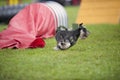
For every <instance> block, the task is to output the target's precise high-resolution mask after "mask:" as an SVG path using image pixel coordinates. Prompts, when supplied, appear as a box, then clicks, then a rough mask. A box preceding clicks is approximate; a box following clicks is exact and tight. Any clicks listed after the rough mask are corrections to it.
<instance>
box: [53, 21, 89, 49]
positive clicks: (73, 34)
mask: <svg viewBox="0 0 120 80" xmlns="http://www.w3.org/2000/svg"><path fill="white" fill-rule="evenodd" d="M62 28H63V26H62ZM87 36H88V31H87V29H86V28H85V27H84V26H83V24H82V23H81V24H79V27H78V28H77V29H75V30H68V29H66V28H65V27H64V29H61V27H59V29H58V30H57V31H56V35H55V38H56V41H57V47H56V48H55V49H60V50H65V49H68V48H70V47H71V46H73V45H74V44H75V43H76V42H77V40H78V38H79V37H80V38H81V39H85V38H86V37H87Z"/></svg>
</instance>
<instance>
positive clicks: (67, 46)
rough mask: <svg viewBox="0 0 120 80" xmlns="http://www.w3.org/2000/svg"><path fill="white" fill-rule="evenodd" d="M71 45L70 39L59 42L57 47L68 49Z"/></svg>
mask: <svg viewBox="0 0 120 80" xmlns="http://www.w3.org/2000/svg"><path fill="white" fill-rule="evenodd" d="M70 46H71V43H70V42H69V41H65V42H58V45H57V47H58V48H59V49H61V50H65V49H68V48H69V47H70Z"/></svg>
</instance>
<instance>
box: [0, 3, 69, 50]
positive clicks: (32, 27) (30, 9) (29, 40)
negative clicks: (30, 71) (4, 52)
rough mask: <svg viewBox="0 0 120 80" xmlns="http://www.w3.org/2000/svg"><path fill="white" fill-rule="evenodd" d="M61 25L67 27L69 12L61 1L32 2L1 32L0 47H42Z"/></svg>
mask: <svg viewBox="0 0 120 80" xmlns="http://www.w3.org/2000/svg"><path fill="white" fill-rule="evenodd" d="M61 25H63V26H66V27H67V14H66V11H65V10H64V8H63V6H61V5H60V4H59V3H56V2H51V1H50V2H46V3H33V4H30V5H28V6H26V7H25V8H24V9H22V10H21V11H20V12H19V13H18V14H16V15H15V16H14V17H13V18H12V19H11V20H10V22H9V24H8V27H7V28H6V30H4V31H2V32H0V48H1V49H2V48H36V47H41V48H42V47H44V46H45V42H44V39H45V38H50V37H54V35H55V31H56V28H57V27H59V26H61Z"/></svg>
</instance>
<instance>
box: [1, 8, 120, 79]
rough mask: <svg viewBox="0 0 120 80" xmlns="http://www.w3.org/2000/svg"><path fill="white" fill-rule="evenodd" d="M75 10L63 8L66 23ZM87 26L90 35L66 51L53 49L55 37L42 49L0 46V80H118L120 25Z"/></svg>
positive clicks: (71, 17) (71, 18) (119, 67)
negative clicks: (1, 47)
mask: <svg viewBox="0 0 120 80" xmlns="http://www.w3.org/2000/svg"><path fill="white" fill-rule="evenodd" d="M77 9H78V7H66V10H67V12H68V16H69V19H70V23H69V25H70V24H72V23H73V22H74V21H75V17H76V15H73V16H71V15H72V13H74V12H73V11H72V10H75V11H76V12H77ZM0 26H1V27H0V30H3V29H4V28H5V27H6V25H0ZM86 26H87V28H88V30H89V31H90V32H91V34H90V36H89V37H88V38H87V39H86V40H78V42H77V44H76V45H75V46H73V47H71V48H70V49H68V50H64V51H55V50H53V47H54V46H56V41H55V39H54V38H50V39H46V40H45V41H46V46H45V48H37V49H1V50H0V80H120V25H117V24H115V25H113V24H97V25H95V24H93V25H86Z"/></svg>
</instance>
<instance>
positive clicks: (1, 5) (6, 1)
mask: <svg viewBox="0 0 120 80" xmlns="http://www.w3.org/2000/svg"><path fill="white" fill-rule="evenodd" d="M46 1H55V2H58V3H60V4H61V5H63V6H77V5H79V4H80V1H81V0H0V23H8V22H9V20H10V19H11V18H12V17H13V16H14V15H15V14H17V13H18V12H19V11H20V10H21V9H22V8H24V7H25V6H27V5H28V4H30V3H37V2H46ZM76 14H77V13H76Z"/></svg>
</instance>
